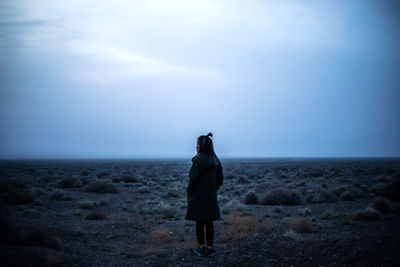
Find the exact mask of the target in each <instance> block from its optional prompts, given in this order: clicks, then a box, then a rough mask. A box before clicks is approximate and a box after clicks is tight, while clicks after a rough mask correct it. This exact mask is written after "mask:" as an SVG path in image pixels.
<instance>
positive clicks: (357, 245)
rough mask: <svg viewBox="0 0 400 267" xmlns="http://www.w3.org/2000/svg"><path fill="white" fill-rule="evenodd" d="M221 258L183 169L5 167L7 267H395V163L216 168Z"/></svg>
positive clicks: (79, 163) (75, 163) (0, 175)
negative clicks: (193, 214) (200, 243)
mask: <svg viewBox="0 0 400 267" xmlns="http://www.w3.org/2000/svg"><path fill="white" fill-rule="evenodd" d="M221 162H222V165H223V171H224V184H223V186H222V187H221V188H220V190H219V191H218V203H219V208H220V212H221V217H222V220H219V221H216V222H215V247H216V248H217V250H218V254H217V255H215V256H214V257H199V256H196V255H194V253H193V248H195V246H196V239H195V223H194V222H191V221H185V220H184V216H185V212H186V208H187V202H186V186H187V183H188V179H189V178H188V173H189V169H190V165H191V161H190V158H189V159H187V160H47V161H45V160H42V161H23V160H20V161H11V160H3V161H0V211H1V212H0V216H1V218H0V230H1V232H0V233H1V235H0V251H1V252H0V266H400V253H399V252H400V203H399V201H400V159H369V158H364V159H339V158H333V159H318V158H314V159H310V158H308V159H301V158H297V159H296V158H295V159H221Z"/></svg>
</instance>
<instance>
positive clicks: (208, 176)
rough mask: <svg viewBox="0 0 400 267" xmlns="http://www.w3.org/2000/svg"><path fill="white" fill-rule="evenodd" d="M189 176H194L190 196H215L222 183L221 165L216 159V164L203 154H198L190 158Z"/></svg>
mask: <svg viewBox="0 0 400 267" xmlns="http://www.w3.org/2000/svg"><path fill="white" fill-rule="evenodd" d="M192 162H193V164H192V168H191V169H190V173H189V176H190V177H192V178H194V180H195V181H194V182H195V183H194V184H193V185H192V187H193V188H192V189H193V191H192V192H190V195H191V196H192V197H196V198H197V197H199V198H204V197H216V196H217V190H218V188H219V187H220V186H221V184H222V179H223V178H222V166H221V163H220V161H219V160H218V159H216V165H215V164H213V162H212V161H211V160H210V159H209V156H207V155H205V154H198V155H197V156H195V157H194V158H193V160H192Z"/></svg>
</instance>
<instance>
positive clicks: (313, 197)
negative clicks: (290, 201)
mask: <svg viewBox="0 0 400 267" xmlns="http://www.w3.org/2000/svg"><path fill="white" fill-rule="evenodd" d="M338 200H339V199H338V198H337V197H336V195H335V194H334V193H333V192H332V191H329V190H326V189H323V188H321V189H318V190H313V191H311V192H308V193H307V196H306V201H307V202H309V203H332V202H337V201H338Z"/></svg>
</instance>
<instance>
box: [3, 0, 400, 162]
mask: <svg viewBox="0 0 400 267" xmlns="http://www.w3.org/2000/svg"><path fill="white" fill-rule="evenodd" d="M399 48H400V5H399V4H396V1H372V0H371V1H367V0H362V1H357V0H355V1H336V0H335V1H319V0H318V1H317V0H315V1H312V0H308V1H282V0H276V1H275V0H272V1H261V0H260V1H256V0H255V1H254V0H248V1H235V0H229V1H228V0H227V1H207V0H201V1H183V0H177V1H175V0H173V1H171V0H169V1H163V0H159V1H152V0H143V1H132V0H117V1H103V0H96V1H83V0H68V1H55V0H48V1H44V0H35V1H31V0H25V1H22V0H2V1H0V90H1V91H0V157H1V158H74V157H79V158H82V157H91V158H92V157H96V158H113V157H117V158H120V157H189V156H192V155H193V154H194V153H195V146H196V138H197V137H198V136H199V135H200V134H207V133H208V132H209V131H211V132H213V133H214V143H215V150H216V153H217V154H218V155H219V156H220V157H230V156H238V157H241V156H246V157H385V156H396V157H399V156H400V116H399V115H400V51H399Z"/></svg>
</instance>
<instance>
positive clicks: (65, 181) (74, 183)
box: [58, 177, 82, 188]
mask: <svg viewBox="0 0 400 267" xmlns="http://www.w3.org/2000/svg"><path fill="white" fill-rule="evenodd" d="M58 187H59V188H74V187H82V182H81V181H80V180H78V179H76V178H73V177H65V178H62V179H61V180H59V181H58Z"/></svg>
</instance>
